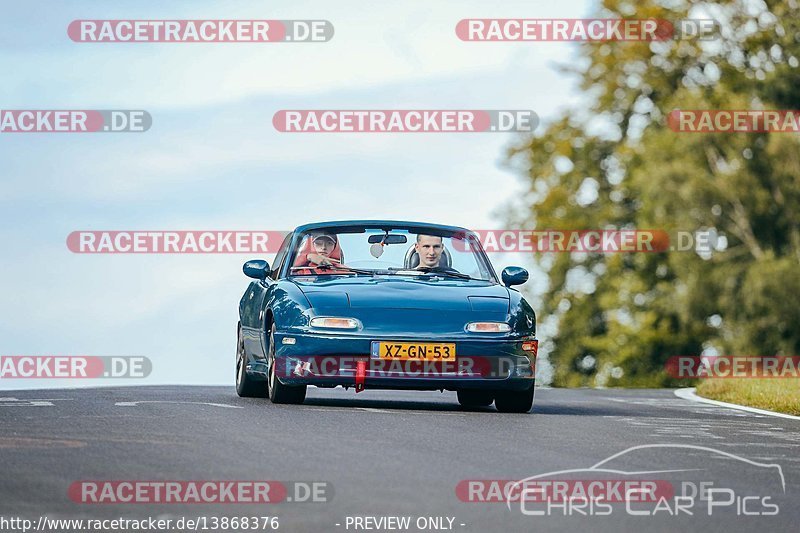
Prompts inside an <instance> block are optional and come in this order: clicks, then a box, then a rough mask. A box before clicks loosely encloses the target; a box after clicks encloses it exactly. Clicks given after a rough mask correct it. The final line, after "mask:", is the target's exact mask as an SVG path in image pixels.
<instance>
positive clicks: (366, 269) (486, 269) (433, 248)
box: [288, 227, 496, 282]
mask: <svg viewBox="0 0 800 533" xmlns="http://www.w3.org/2000/svg"><path fill="white" fill-rule="evenodd" d="M424 231H425V230H424V229H410V228H406V229H403V228H394V229H391V230H389V231H386V230H385V229H377V228H352V227H350V228H347V229H346V230H337V229H333V228H332V229H331V230H324V229H320V230H314V231H310V232H307V233H304V234H302V235H300V237H299V238H298V240H297V241H296V244H295V248H294V250H293V256H292V257H293V259H292V261H291V263H290V267H289V272H288V274H289V275H290V276H317V277H322V276H332V275H340V276H347V275H355V276H357V275H371V276H376V275H380V276H398V277H401V276H417V277H434V276H438V277H443V278H451V279H465V280H469V279H475V280H482V281H493V282H496V278H495V277H494V275H493V274H492V273H491V265H490V263H489V261H488V259H487V258H486V256H485V254H484V253H483V251H482V250H481V249H480V248H479V246H477V243H476V242H475V241H474V240H473V239H472V238H471V237H470V236H468V235H464V234H463V233H457V234H448V233H446V232H441V231H438V232H437V231H434V230H431V233H438V235H431V234H426V233H424Z"/></svg>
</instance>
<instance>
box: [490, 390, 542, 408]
mask: <svg viewBox="0 0 800 533" xmlns="http://www.w3.org/2000/svg"><path fill="white" fill-rule="evenodd" d="M533 392H534V388H533V387H531V388H530V389H529V390H524V391H497V392H496V393H495V397H494V406H495V407H497V410H498V411H499V412H501V413H527V412H528V411H530V410H531V407H533Z"/></svg>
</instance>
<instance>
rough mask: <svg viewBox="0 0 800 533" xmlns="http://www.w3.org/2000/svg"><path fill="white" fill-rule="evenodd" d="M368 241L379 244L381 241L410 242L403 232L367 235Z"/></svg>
mask: <svg viewBox="0 0 800 533" xmlns="http://www.w3.org/2000/svg"><path fill="white" fill-rule="evenodd" d="M367 242H369V243H370V244H379V243H380V242H383V244H405V243H407V242H408V238H407V237H406V236H405V235H403V234H402V233H388V234H385V235H378V234H375V235H370V236H369V237H367Z"/></svg>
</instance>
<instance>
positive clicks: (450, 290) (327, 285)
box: [293, 276, 509, 313]
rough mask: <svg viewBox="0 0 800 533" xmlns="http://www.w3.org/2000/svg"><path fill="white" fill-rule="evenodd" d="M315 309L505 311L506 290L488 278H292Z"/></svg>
mask: <svg viewBox="0 0 800 533" xmlns="http://www.w3.org/2000/svg"><path fill="white" fill-rule="evenodd" d="M293 282H294V283H295V284H296V285H297V286H298V287H299V288H300V290H302V291H303V293H304V294H305V296H306V298H308V301H309V303H311V305H312V306H313V307H315V308H334V307H336V308H347V307H349V308H373V309H429V310H435V311H481V312H493V313H501V312H502V313H507V312H508V305H509V303H508V302H509V297H508V289H506V288H505V287H503V286H502V285H497V284H495V283H491V282H488V281H473V280H460V279H441V278H437V279H435V280H423V279H418V278H411V277H399V276H398V277H386V276H376V277H366V276H358V277H353V276H349V277H334V278H333V279H330V280H327V279H322V276H320V277H318V278H313V279H312V278H305V279H304V278H295V279H294V280H293Z"/></svg>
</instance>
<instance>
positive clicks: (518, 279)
mask: <svg viewBox="0 0 800 533" xmlns="http://www.w3.org/2000/svg"><path fill="white" fill-rule="evenodd" d="M501 277H502V278H503V285H505V286H506V287H511V286H512V285H522V284H523V283H525V282H526V281H528V271H527V270H525V269H524V268H522V267H506V268H504V269H503V274H502V276H501Z"/></svg>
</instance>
